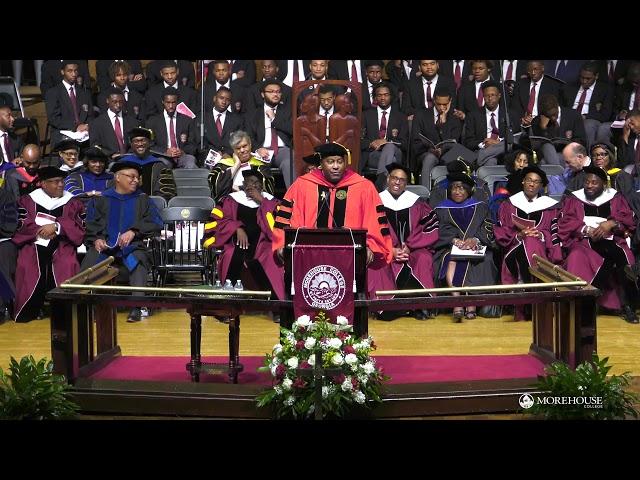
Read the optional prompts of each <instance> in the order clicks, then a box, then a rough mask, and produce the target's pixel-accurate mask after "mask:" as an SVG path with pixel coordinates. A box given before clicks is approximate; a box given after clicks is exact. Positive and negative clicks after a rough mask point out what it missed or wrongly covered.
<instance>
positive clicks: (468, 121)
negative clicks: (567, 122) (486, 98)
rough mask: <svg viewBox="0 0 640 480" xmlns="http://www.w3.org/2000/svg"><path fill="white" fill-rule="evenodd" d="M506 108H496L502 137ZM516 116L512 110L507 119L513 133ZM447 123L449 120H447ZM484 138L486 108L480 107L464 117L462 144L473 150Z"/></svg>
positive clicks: (517, 125) (518, 126)
mask: <svg viewBox="0 0 640 480" xmlns="http://www.w3.org/2000/svg"><path fill="white" fill-rule="evenodd" d="M506 110H507V109H506V108H505V106H504V104H501V105H500V109H499V110H498V130H499V131H500V137H501V138H504V136H505V135H506V133H507V122H506V119H505V112H506ZM563 115H564V110H563ZM516 118H517V117H516V115H514V112H513V111H511V112H510V115H509V121H510V122H511V128H512V130H513V133H517V132H518V131H519V130H520V121H519V119H518V120H516ZM447 123H449V120H447ZM485 138H487V116H486V108H482V109H478V110H476V111H475V112H471V113H470V114H469V115H467V116H466V118H465V135H464V146H465V147H467V148H468V149H470V150H473V151H474V152H475V151H477V150H478V145H479V144H480V143H482V142H483V141H484V139H485Z"/></svg>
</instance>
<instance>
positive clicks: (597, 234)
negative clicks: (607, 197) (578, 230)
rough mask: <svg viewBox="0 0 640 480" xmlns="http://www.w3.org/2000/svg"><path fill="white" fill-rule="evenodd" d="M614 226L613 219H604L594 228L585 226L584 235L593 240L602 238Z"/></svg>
mask: <svg viewBox="0 0 640 480" xmlns="http://www.w3.org/2000/svg"><path fill="white" fill-rule="evenodd" d="M615 226H616V222H615V221H614V220H606V221H604V222H601V223H600V224H598V226H597V227H596V228H593V227H589V226H587V227H586V228H585V235H586V236H587V237H589V238H591V239H593V240H596V241H597V240H602V239H603V238H606V237H608V236H610V235H611V232H612V231H613V229H614V228H615Z"/></svg>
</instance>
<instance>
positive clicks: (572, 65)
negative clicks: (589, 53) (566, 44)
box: [544, 60, 585, 85]
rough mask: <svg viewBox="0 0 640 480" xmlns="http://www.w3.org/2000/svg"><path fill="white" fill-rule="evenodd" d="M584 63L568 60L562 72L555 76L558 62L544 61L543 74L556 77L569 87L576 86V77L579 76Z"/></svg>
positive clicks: (582, 61)
mask: <svg viewBox="0 0 640 480" xmlns="http://www.w3.org/2000/svg"><path fill="white" fill-rule="evenodd" d="M563 61H564V60H563ZM584 62H585V60H569V61H568V62H567V64H566V66H565V67H564V72H562V73H559V74H558V75H556V73H555V72H556V64H557V63H558V60H545V61H544V73H545V74H547V75H551V76H552V77H556V78H558V79H559V80H562V81H563V82H565V83H567V84H569V85H576V84H577V83H578V75H580V68H582V65H584Z"/></svg>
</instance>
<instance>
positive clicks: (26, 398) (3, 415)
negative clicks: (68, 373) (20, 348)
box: [0, 355, 78, 420]
mask: <svg viewBox="0 0 640 480" xmlns="http://www.w3.org/2000/svg"><path fill="white" fill-rule="evenodd" d="M69 389H70V386H69V385H67V383H66V381H65V379H64V375H57V374H55V373H53V362H52V361H51V360H49V362H47V360H46V359H45V358H43V359H41V360H39V361H38V362H36V360H35V359H34V358H33V356H31V355H30V356H28V357H26V356H25V357H22V359H21V360H20V363H18V362H17V361H16V359H15V358H13V357H11V365H10V366H9V373H8V374H5V373H4V372H3V370H2V369H1V368H0V419H3V420H58V419H64V418H71V417H74V416H75V415H76V411H77V410H78V406H77V405H76V404H75V403H74V402H72V401H71V400H70V399H69V393H68V390H69Z"/></svg>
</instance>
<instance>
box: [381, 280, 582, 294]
mask: <svg viewBox="0 0 640 480" xmlns="http://www.w3.org/2000/svg"><path fill="white" fill-rule="evenodd" d="M587 285H589V284H588V283H587V282H585V281H584V280H581V281H576V282H550V283H519V284H517V285H477V286H473V287H445V288H414V289H407V290H377V291H376V295H418V294H429V293H436V294H437V293H452V292H461V293H465V292H486V293H490V292H491V291H496V292H502V291H504V290H529V289H538V288H540V289H542V288H563V287H586V286H587Z"/></svg>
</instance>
